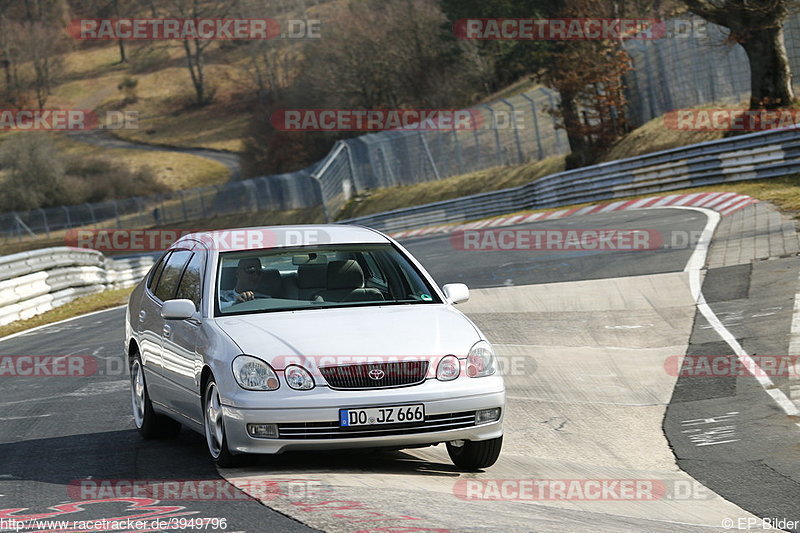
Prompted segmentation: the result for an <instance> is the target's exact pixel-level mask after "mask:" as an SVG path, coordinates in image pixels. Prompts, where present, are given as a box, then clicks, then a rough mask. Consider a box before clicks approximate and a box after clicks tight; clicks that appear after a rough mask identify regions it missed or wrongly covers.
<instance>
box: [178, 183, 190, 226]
mask: <svg viewBox="0 0 800 533" xmlns="http://www.w3.org/2000/svg"><path fill="white" fill-rule="evenodd" d="M178 196H180V197H181V211H182V212H183V221H184V222H186V221H187V220H188V219H189V217H188V215H187V213H186V198H184V197H183V191H181V190H179V191H178Z"/></svg>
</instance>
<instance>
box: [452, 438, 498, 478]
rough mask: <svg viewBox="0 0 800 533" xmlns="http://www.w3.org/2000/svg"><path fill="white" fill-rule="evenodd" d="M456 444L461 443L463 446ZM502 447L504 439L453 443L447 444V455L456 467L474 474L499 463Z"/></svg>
mask: <svg viewBox="0 0 800 533" xmlns="http://www.w3.org/2000/svg"><path fill="white" fill-rule="evenodd" d="M454 443H461V446H458V445H456V444H454ZM502 447H503V437H497V438H496V439H489V440H465V441H453V442H448V443H447V454H448V455H449V456H450V460H451V461H453V464H454V465H456V466H457V467H459V468H461V469H463V470H467V471H470V472H473V471H475V470H480V469H482V468H488V467H490V466H492V465H493V464H494V463H495V462H497V458H498V457H500V449H501V448H502Z"/></svg>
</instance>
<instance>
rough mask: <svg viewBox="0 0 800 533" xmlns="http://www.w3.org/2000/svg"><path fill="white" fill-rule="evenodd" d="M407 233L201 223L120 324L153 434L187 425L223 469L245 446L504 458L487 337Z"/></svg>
mask: <svg viewBox="0 0 800 533" xmlns="http://www.w3.org/2000/svg"><path fill="white" fill-rule="evenodd" d="M468 298H469V290H468V289H467V287H466V286H465V285H463V284H457V283H456V284H449V285H444V286H443V287H442V288H441V289H440V288H439V287H438V286H437V285H436V283H435V282H434V280H433V279H432V278H431V276H430V274H428V273H427V272H426V271H425V269H424V268H423V267H422V265H421V264H420V263H419V262H418V261H417V260H416V259H415V258H414V257H412V256H411V254H410V253H409V252H408V251H407V250H405V249H404V248H403V247H402V246H401V245H400V244H399V243H397V242H396V241H394V240H393V239H391V238H390V237H388V236H386V235H384V234H382V233H380V232H377V231H375V230H372V229H369V228H364V227H356V226H346V225H320V226H277V227H263V228H243V229H236V230H225V231H214V232H208V233H194V234H191V235H186V236H184V237H182V238H181V239H180V240H178V241H177V242H175V243H174V244H173V245H172V246H171V247H170V248H169V249H168V250H167V251H166V252H165V253H164V254H163V255H162V257H161V258H160V259H159V261H158V262H157V263H156V265H155V266H154V267H153V269H152V270H151V272H150V273H149V274H148V275H147V277H146V278H145V279H144V280H143V281H142V282H141V283H140V284H139V285H138V286H137V287H136V288H135V289H134V291H133V293H132V294H131V297H130V301H129V303H128V310H127V316H126V320H125V333H126V335H125V339H126V340H125V350H126V353H127V355H128V359H129V364H130V372H131V398H132V407H133V415H134V420H135V423H136V426H137V428H138V429H139V431H140V433H141V435H142V436H143V437H144V438H157V437H163V436H168V435H170V434H174V433H176V432H177V431H179V430H180V426H181V425H184V426H186V427H189V428H191V429H193V430H196V431H198V432H200V433H201V434H203V435H204V436H205V437H206V441H207V444H208V450H209V452H210V454H211V456H212V458H213V459H214V460H215V461H216V463H217V464H218V465H220V466H223V467H225V466H233V465H235V464H239V463H241V460H242V459H243V458H244V457H246V456H247V455H248V454H275V453H280V452H283V451H287V450H319V449H334V448H359V447H369V448H381V447H387V448H395V449H397V448H414V447H422V446H430V445H435V444H440V443H446V445H447V451H448V453H449V455H450V458H451V459H452V461H453V462H454V463H455V464H456V465H457V466H458V467H460V468H463V469H467V470H475V469H480V468H485V467H488V466H491V465H492V464H494V462H495V461H496V460H497V458H498V456H499V454H500V448H501V446H502V439H503V430H502V421H503V415H504V409H505V388H504V384H503V378H502V376H501V375H500V365H499V364H498V361H497V359H496V357H495V354H494V350H493V348H492V346H491V344H490V343H489V342H488V341H487V339H486V337H485V336H484V335H483V334H482V333H481V331H480V330H479V329H478V328H477V327H476V326H475V324H473V323H472V322H471V321H470V320H469V319H468V318H467V317H465V316H464V315H463V314H462V313H461V312H459V311H458V310H456V309H455V308H454V304H457V303H459V302H463V301H466V300H467V299H468Z"/></svg>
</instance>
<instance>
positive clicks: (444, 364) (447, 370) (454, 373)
mask: <svg viewBox="0 0 800 533" xmlns="http://www.w3.org/2000/svg"><path fill="white" fill-rule="evenodd" d="M460 372H461V363H459V362H458V358H456V356H455V355H446V356H444V357H442V360H441V361H439V366H437V367H436V379H438V380H439V381H451V380H454V379H456V378H457V377H458V374H459V373H460Z"/></svg>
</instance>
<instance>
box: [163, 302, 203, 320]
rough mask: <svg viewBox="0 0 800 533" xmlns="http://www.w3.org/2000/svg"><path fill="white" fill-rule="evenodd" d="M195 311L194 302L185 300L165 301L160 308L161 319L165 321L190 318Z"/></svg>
mask: <svg viewBox="0 0 800 533" xmlns="http://www.w3.org/2000/svg"><path fill="white" fill-rule="evenodd" d="M196 310H197V309H196V308H195V306H194V302H193V301H191V300H186V299H178V300H167V301H166V302H164V305H163V307H161V318H166V319H167V320H184V319H186V318H191V317H192V316H194V313H195V311H196Z"/></svg>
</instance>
